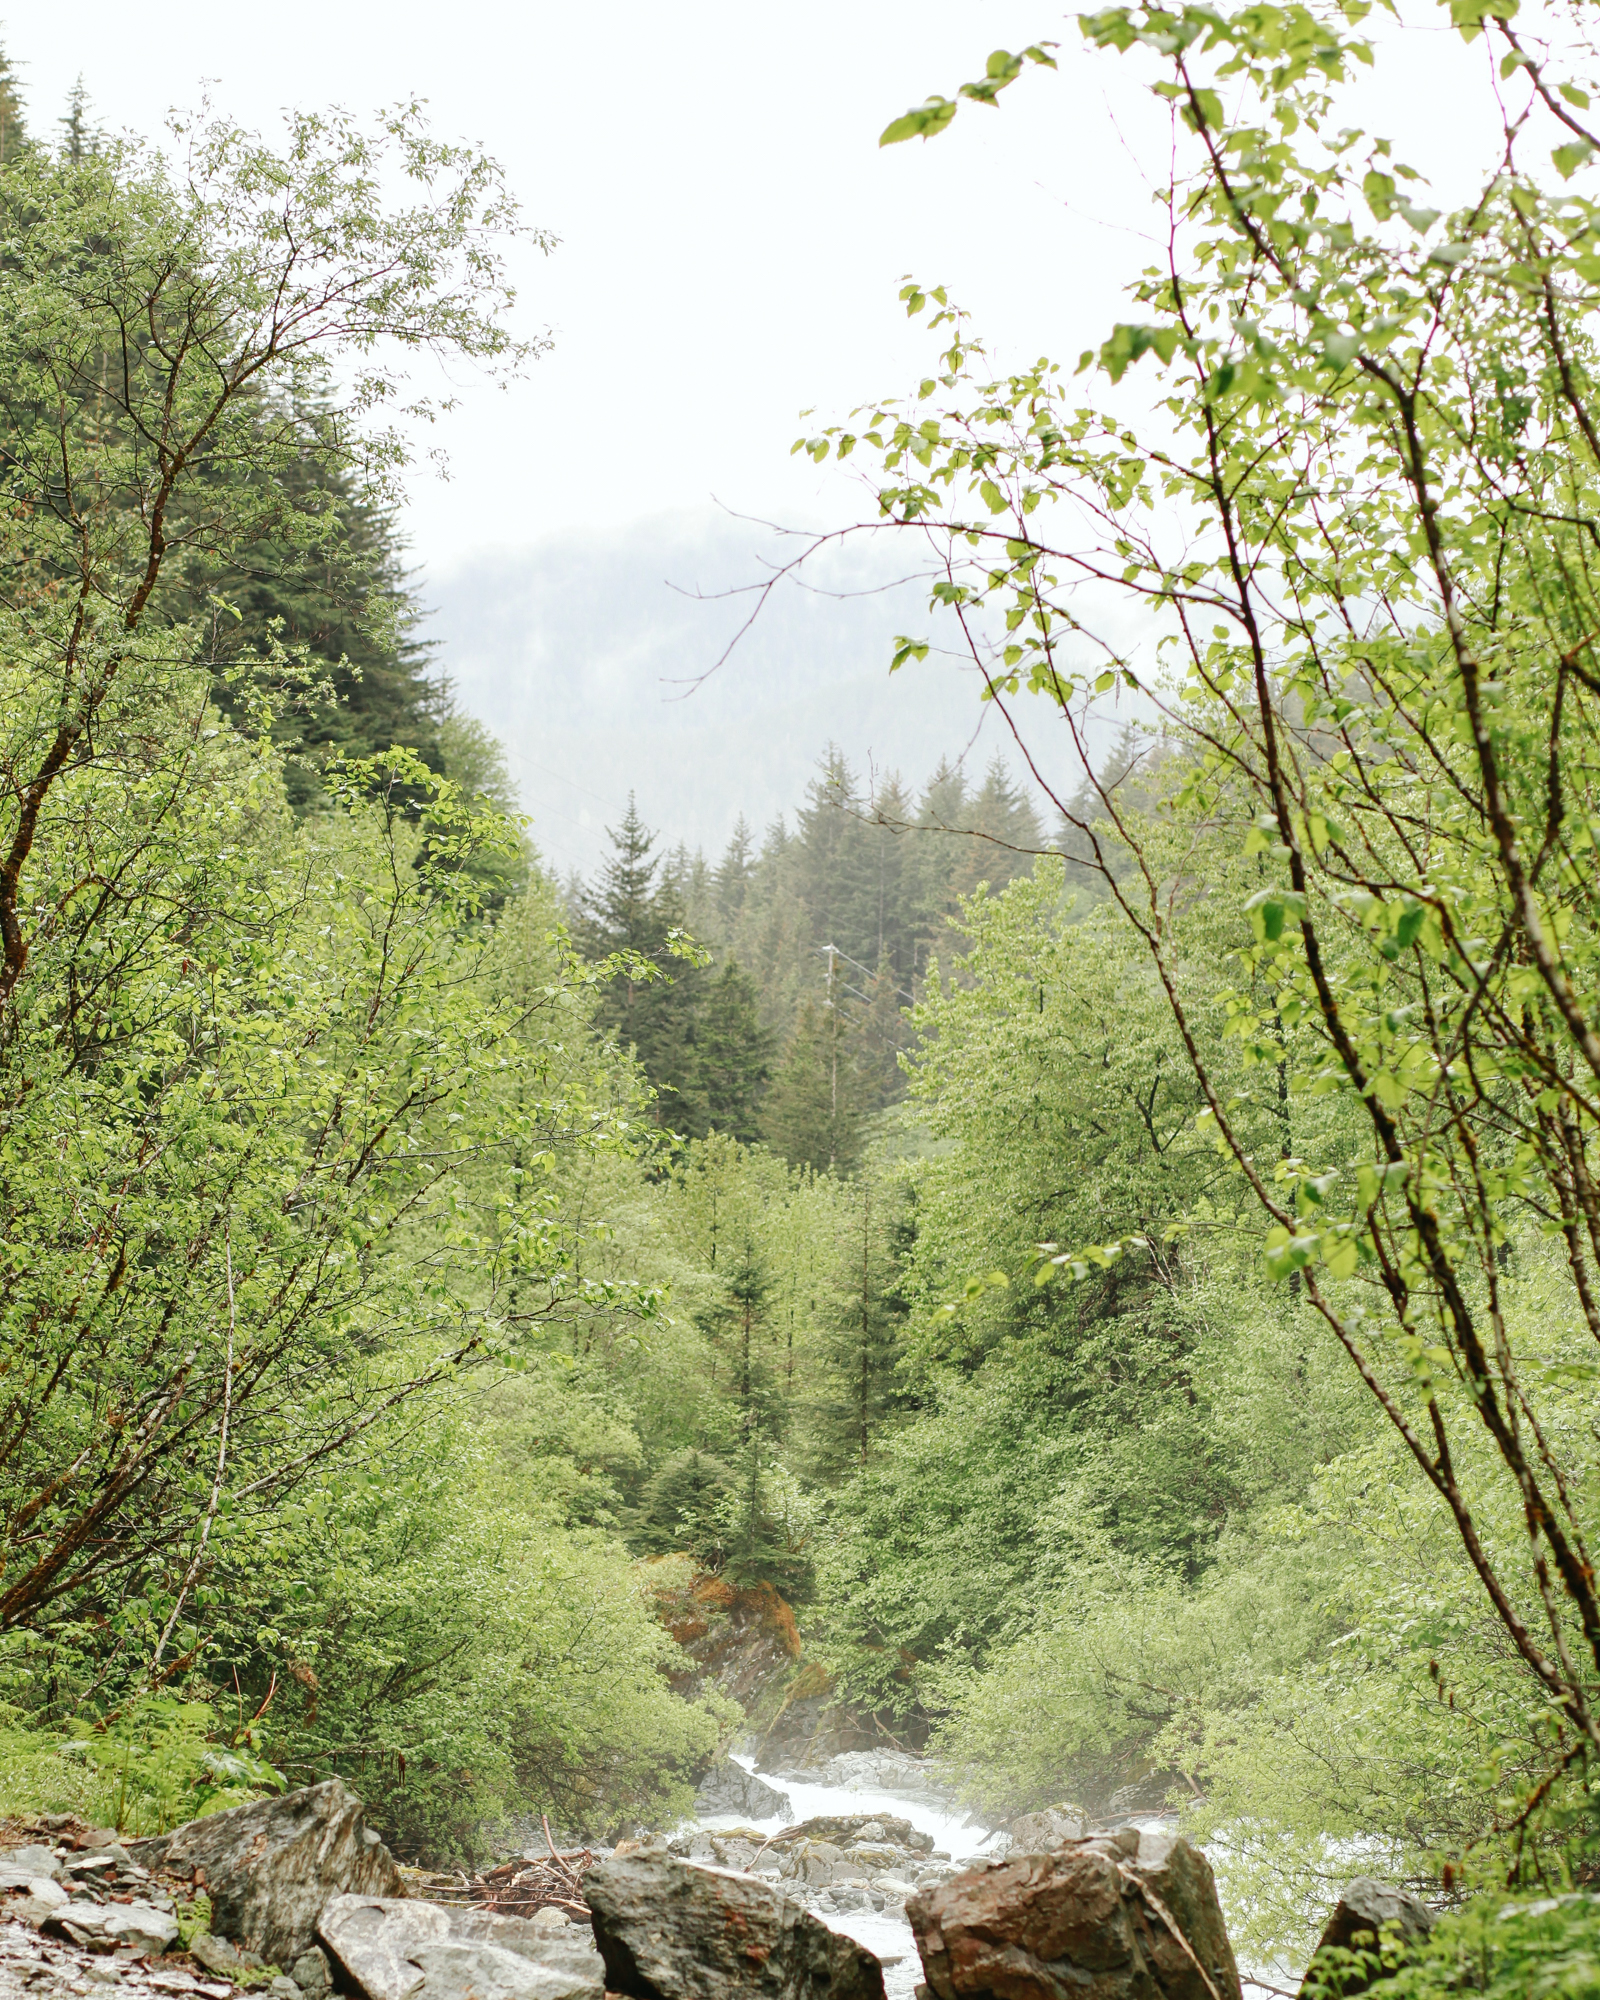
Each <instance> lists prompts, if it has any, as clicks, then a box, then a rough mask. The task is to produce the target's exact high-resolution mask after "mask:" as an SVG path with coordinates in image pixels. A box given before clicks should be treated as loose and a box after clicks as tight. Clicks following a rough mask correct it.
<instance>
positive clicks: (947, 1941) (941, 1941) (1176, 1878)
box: [906, 1829, 1241, 2000]
mask: <svg viewBox="0 0 1600 2000" xmlns="http://www.w3.org/2000/svg"><path fill="white" fill-rule="evenodd" d="M906 1916H907V1917H908V1919H909V1920H910V1923H911V1928H912V1931H913V1933H914V1935H915V1937H916V1940H917V1948H918V1950H919V1951H920V1952H921V1954H922V1963H923V1969H924V1971H925V1973H926V1975H927V1983H928V1985H929V1987H930V1988H931V1989H932V1991H933V1993H934V1995H935V1996H937V2000H978V1996H982V1995H992V1994H1003V1995H1004V1996H1005V2000H1064V1996H1067V1995H1074V1996H1081V2000H1155V1996H1157V1995H1159V1996H1161V2000H1241V1996H1240V1986H1239V1972H1238V1968H1237V1966H1236V1965H1235V1964H1234V1958H1233V1948H1232V1946H1231V1945H1230V1944H1229V1942H1228V1933H1227V1930H1226V1928H1225V1926H1224V1924H1223V1921H1222V1911H1221V1909H1220V1907H1219V1905H1218V1903H1217V1892H1216V1884H1215V1882H1214V1881H1213V1879H1212V1875H1211V1867H1210V1864H1209V1863H1208V1862H1207V1860H1206V1858H1205V1856H1204V1855H1203V1854H1201V1853H1200V1851H1199V1850H1198V1848H1195V1847H1192V1846H1191V1845H1190V1844H1189V1842H1188V1841H1187V1840H1184V1839H1182V1838H1181V1837H1179V1836H1177V1835H1175V1834H1164V1833H1163V1834H1150V1833H1144V1834H1140V1833H1136V1832H1133V1831H1132V1830H1131V1829H1130V1830H1128V1831H1125V1832H1122V1833H1118V1834H1112V1835H1109V1836H1102V1837H1098V1838H1095V1839H1091V1840H1081V1841H1075V1842H1072V1843H1071V1844H1069V1845H1067V1846H1065V1847H1062V1848H1059V1849H1057V1850H1056V1851H1055V1852H1054V1853H1051V1854H1025V1855H1020V1856H1018V1857H1017V1858H1016V1859H1014V1860H1008V1861H999V1862H994V1863H991V1864H990V1865H989V1866H988V1867H986V1868H979V1869H973V1870H971V1871H969V1872H968V1873H966V1874H964V1875H958V1876H957V1877H956V1878H955V1880H954V1881H952V1882H949V1883H947V1884H945V1885H944V1886H943V1887H942V1888H935V1889H929V1890H925V1891H919V1892H918V1894H917V1895H915V1896H913V1897H912V1898H911V1900H910V1901H909V1902H908V1903H907V1904H906Z"/></svg>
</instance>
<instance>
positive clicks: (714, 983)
mask: <svg viewBox="0 0 1600 2000" xmlns="http://www.w3.org/2000/svg"><path fill="white" fill-rule="evenodd" d="M772 1041H773V1037H772V1034H771V1032H770V1030H768V1029H767V1028H764V1027H763V1026H762V1025H761V1011H760V1008H759V1006H758V1004H757V1000H756V989H755V986H754V984H753V983H752V982H751V980H750V979H749V978H748V977H747V976H746V974H745V973H744V972H743V971H741V970H740V967H739V962H738V960H737V959H733V958H730V959H728V960H727V962H726V963H725V964H724V965H723V967H722V970H721V971H720V972H719V973H718V974H717V976H716V978H715V979H713V980H711V981H710V982H709V983H708V984H706V985H705V986H704V987H703V989H702V994H701V999H700V1005H699V1008H698V1010H697V1012H696V1016H695V1022H694V1061H693V1096H694V1100H695V1110H696V1113H697V1122H702V1123H703V1125H704V1129H706V1130H707V1131H713V1132H727V1133H729V1134H730V1135H731V1136H732V1137H733V1138H735V1139H739V1140H742V1141H743V1142H744V1143H745V1144H747V1145H748V1144H750V1143H752V1142H753V1141H754V1140H756V1139H758V1138H759V1137H760V1136H761V1125H760V1110H761V1100H762V1098H763V1097H764V1096H765V1095H766V1088H767V1083H768V1080H769V1078H770V1077H771V1075H772Z"/></svg>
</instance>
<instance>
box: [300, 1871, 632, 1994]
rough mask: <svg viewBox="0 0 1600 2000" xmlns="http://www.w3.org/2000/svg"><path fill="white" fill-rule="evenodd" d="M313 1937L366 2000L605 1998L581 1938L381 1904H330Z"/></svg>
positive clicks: (413, 1903)
mask: <svg viewBox="0 0 1600 2000" xmlns="http://www.w3.org/2000/svg"><path fill="white" fill-rule="evenodd" d="M317 1935H318V1936H319V1937H320V1938H321V1940H322V1942H323V1944H324V1945H325V1946H326V1947H327V1949H328V1951H329V1952H330V1953H331V1954H332V1956H333V1957H334V1959H335V1960H336V1961H337V1962H338V1964H339V1965H340V1966H341V1967H342V1968H343V1971H344V1973H345V1974H346V1976H347V1978H348V1980H349V1981H350V1982H351V1983H352V1984H353V1985H355V1986H356V1987H358V1988H359V1989H360V1991H361V1992H362V1993H364V1994H365V1995H366V2000H467V1996H468V1995H469V1994H472V1993H475V1994H477V1995H478V1996H479V2000H602V1996H603V1993H604V1988H603V1986H602V1983H601V1964H600V1954H599V1952H597V1951H596V1950H595V1947H594V1941H593V1939H592V1938H590V1937H589V1936H588V1934H587V1933H586V1932H584V1931H582V1930H579V1929H575V1928H574V1927H573V1926H571V1925H568V1926H567V1929H566V1933H565V1934H564V1935H563V1934H562V1933H561V1932H556V1933H554V1934H552V1933H551V1932H550V1931H549V1930H548V1929H546V1928H545V1927H544V1926H543V1925H541V1924H536V1923H534V1922H532V1920H531V1919H529V1918H526V1917H500V1916H496V1915H494V1913H493V1912H492V1911H489V1910H474V1909H460V1908H456V1907H453V1906H451V1907H447V1906H446V1905H444V1904H442V1903H424V1902H421V1901H417V1900H413V1899H407V1900H405V1901H400V1900H398V1899H396V1898H393V1897H386V1896H335V1897H334V1899H333V1900H332V1902H330V1903H329V1905H328V1907H327V1908H326V1909H325V1910H324V1911H323V1913H322V1921H321V1923H320V1924H319V1925H318V1927H317Z"/></svg>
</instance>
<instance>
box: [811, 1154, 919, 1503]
mask: <svg viewBox="0 0 1600 2000" xmlns="http://www.w3.org/2000/svg"><path fill="white" fill-rule="evenodd" d="M859 1188H860V1196H859V1201H858V1203H857V1205H856V1208H855V1212H854V1214H853V1215H852V1217H851V1219H850V1220H851V1226H850V1229H849V1232H848V1236H847V1240H846V1242H845V1244H844V1248H843V1254H842V1256H841V1258H840V1267H839V1273H838V1281H837V1288H836V1292H835V1296H834V1300H833V1309H832V1311H831V1313H830V1315H829V1320H830V1324H829V1327H828V1331H827V1336H826V1344H825V1353H826V1356H827V1362H828V1378H827V1391H826V1394H825V1396H824V1398H823V1400H822V1407H821V1409H820V1411H819V1413H818V1414H819V1426H818V1428H819V1431H820V1435H821V1439H822V1451H821V1462H822V1469H823V1470H825V1471H826V1472H827V1473H829V1474H832V1475H835V1476H837V1475H838V1474H839V1473H841V1472H844V1471H846V1470H850V1469H854V1468H856V1467H859V1466H862V1465H865V1464H866V1463H867V1462H868V1460H869V1459H870V1458H871V1456H872V1453H873V1450H874V1447H875V1445H876V1443H877V1440H878V1438H879V1436H880V1434H881V1432H882V1430H883V1427H884V1425H885V1424H886V1423H887V1422H888V1421H889V1419H890V1418H891V1417H892V1415H893V1414H894V1412H895V1411H896V1410H897V1409H898V1408H899V1407H900V1406H901V1405H902V1404H903V1402H904V1400H905V1395H904V1389H903V1386H902V1384H901V1382H900V1379H899V1372H898V1371H899V1364H900V1356H901V1350H902V1337H903V1333H904V1329H905V1324H906V1319H907V1316H908V1311H909V1308H908V1305H907V1302H906V1299H905V1296H904V1294H903V1292H902V1290H901V1280H902V1276H903V1272H904V1267H905V1261H906V1258H907V1257H908V1256H909V1254H910V1250H911V1246H912V1241H913V1230H912V1227H911V1221H910V1216H909V1212H908V1205H907V1202H906V1197H905V1192H904V1190H903V1189H901V1188H897V1187H896V1186H895V1185H894V1184H893V1183H892V1182H890V1183H885V1182H882V1181H879V1180H876V1179H875V1178H874V1177H873V1176H872V1175H871V1174H870V1173H869V1174H864V1175H863V1176H862V1178H861V1180H860V1182H859Z"/></svg>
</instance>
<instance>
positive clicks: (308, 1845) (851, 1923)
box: [0, 1765, 1429, 2000]
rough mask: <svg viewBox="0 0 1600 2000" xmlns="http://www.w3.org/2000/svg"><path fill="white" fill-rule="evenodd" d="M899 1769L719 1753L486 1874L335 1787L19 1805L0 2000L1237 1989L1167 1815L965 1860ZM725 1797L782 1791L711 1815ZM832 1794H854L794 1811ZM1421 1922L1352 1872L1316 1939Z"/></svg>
mask: <svg viewBox="0 0 1600 2000" xmlns="http://www.w3.org/2000/svg"><path fill="white" fill-rule="evenodd" d="M892 1775H893V1774H892V1773H885V1772H884V1771H883V1769H882V1768H881V1767H879V1768H877V1769H875V1770H864V1769H858V1770H851V1769H848V1768H847V1769H845V1770H843V1771H828V1772H824V1773H817V1774H815V1775H813V1774H811V1773H807V1774H805V1775H804V1776H798V1775H797V1776H792V1777H790V1778H789V1779H788V1781H787V1782H786V1785H785V1788H784V1792H783V1794H782V1795H781V1796H780V1795H778V1794H777V1791H776V1787H773V1788H771V1789H764V1788H763V1789H758V1785H760V1783H761V1781H758V1780H756V1779H755V1778H754V1777H753V1775H752V1774H751V1773H750V1772H749V1771H748V1770H746V1769H744V1768H743V1767H742V1766H738V1765H732V1766H726V1767H723V1768H722V1769H720V1770H719V1771H717V1772H714V1773H713V1774H712V1781H711V1783H710V1785H709V1786H708V1795H707V1799H706V1807H707V1810H706V1811H705V1813H704V1815H703V1818H702V1822H701V1823H700V1824H698V1825H696V1826H694V1827H692V1828H687V1829H684V1830H683V1831H682V1832H681V1833H680V1834H678V1835H676V1836H675V1837H674V1839H673V1840H672V1841H671V1842H670V1843H669V1842H668V1841H666V1840H663V1839H660V1838H656V1837H652V1838H644V1839H639V1840H633V1841H623V1842H619V1843H618V1845H617V1847H616V1848H615V1849H614V1850H612V1851H610V1852H602V1851H601V1850H598V1849H584V1850H570V1851H567V1852H562V1851H559V1850H558V1849H557V1847H556V1844H555V1841H554V1839H553V1838H551V1837H550V1835H549V1830H548V1828H545V1829H544V1831H545V1834H546V1841H545V1850H546V1851H545V1852H544V1853H543V1854H540V1853H538V1852H537V1851H532V1852H530V1853H528V1854H527V1855H525V1856H523V1857H522V1859H521V1862H520V1863H517V1862H513V1863H511V1864H508V1865H507V1866H505V1867H502V1868H500V1869H496V1870H491V1871H489V1873H488V1875H486V1876H480V1877H478V1878H476V1879H475V1880H471V1881H469V1880H468V1879H467V1878H465V1877H456V1878H453V1880H449V1881H447V1880H445V1879H444V1878H429V1877H425V1876H423V1875H421V1874H420V1872H419V1871H415V1870H402V1869H400V1868H399V1867H398V1866H397V1864H396V1863H395V1861H394V1859H393V1857H392V1856H391V1855H390V1854H389V1853H388V1850H387V1849H386V1848H385V1847H384V1846H383V1843H382V1842H381V1840H379V1839H378V1837H377V1835H376V1834H375V1833H373V1832H372V1830H371V1829H369V1828H368V1827H367V1826H366V1824H365V1819H364V1816H363V1812H362V1807H361V1802H360V1801H359V1800H358V1799H356V1798H354V1797H353V1796H352V1795H351V1794H350V1793H349V1792H347V1791H346V1790H345V1788H344V1787H343V1786H342V1785H341V1784H340V1783H339V1782H338V1781H337V1780H332V1781H329V1782H328V1783H325V1784H322V1785H317V1786H311V1787H308V1788H307V1789H306V1790H305V1791H302V1792H298V1793H293V1794H290V1795H289V1796H287V1797H285V1798H282V1799H273V1800H265V1801H262V1802H261V1803H259V1804H256V1805H251V1806H241V1807H236V1808H234V1809H232V1810H231V1811H228V1812H223V1813H217V1814H214V1815H212V1816H211V1817H209V1818H207V1819H204V1820H197V1821H193V1822H191V1823H190V1824H188V1825H187V1826H183V1827H179V1828H177V1829H176V1830H175V1831H174V1832H172V1833H171V1834H168V1835H165V1836H163V1837H161V1838H160V1839H156V1840H145V1841H128V1842H121V1841H119V1840H118V1839H117V1838H116V1836H115V1835H114V1834H112V1833H110V1832H109V1831H107V1830H105V1829H95V1828H87V1827H83V1826H80V1825H79V1824H78V1823H76V1822H72V1821H60V1820H57V1821H44V1822H39V1823H36V1824H33V1825H18V1824H17V1823H15V1822H13V1823H11V1824H10V1825H9V1827H7V1828H4V1829H0V2000H21V1996H23V1995H27V1996H30V2000H64V1996H65V1995H67V1994H69V1993H70V1994H72V1995H74V1996H86V1995H90V1994H99V1993H103V1992H104V1991H105V1990H106V1989H108V1988H110V1987H113V1986H115V1987H121V1988H125V1989H126V1990H127V1993H128V1995H129V1996H130V2000H155V1996H156V1995H158V1994H161V1995H191V1994H193V1995H203V1996H205V2000H235V1996H237V1995H239V1994H250V1993H261V1992H263V1991H264V1992H266V1993H270V1994H271V1995H272V1996H273V2000H333V1996H334V1995H335V1994H337V1995H340V1996H347V2000H888V1996H889V1994H891V1993H908V1992H909V1991H910V1990H911V1989H912V1988H913V1987H915V1988H916V1991H917V1994H918V1996H919V2000H994V1996H995V1995H996V1994H999V1993H1003V1994H1004V1995H1006V1996H1007V2000H1064V1996H1066V1995H1070V1994H1083V1995H1085V1996H1087V2000H1243V1993H1242V1989H1241V1983H1240V1978H1239V1973H1238V1970H1237V1967H1236V1966H1235V1963H1234V1959H1233V1954H1232V1951H1231V1948H1230V1947H1229V1943H1228V1937H1227V1931H1226V1928H1225V1926H1224V1923H1223V1919H1222V1913H1221V1909H1220V1907H1219V1905H1218V1902H1217V1897H1216V1890H1215V1885H1214V1883H1213V1881H1212V1877H1211V1870H1210V1867H1209V1865H1208V1864H1207V1862H1206V1859H1205V1857H1204V1855H1203V1854H1201V1853H1200V1852H1199V1851H1198V1850H1197V1849H1196V1848H1194V1847H1192V1846H1191V1845H1190V1844H1189V1842H1187V1841H1186V1840H1184V1839H1182V1838H1181V1837H1179V1836H1178V1835H1177V1834H1176V1833H1175V1832H1172V1831H1170V1830H1162V1829H1159V1828H1150V1827H1146V1828H1144V1829H1142V1830H1141V1829H1140V1828H1139V1827H1137V1826H1135V1825H1124V1826H1122V1827H1120V1828H1117V1829H1102V1830H1099V1831H1097V1832H1088V1831H1086V1830H1085V1829H1084V1828H1083V1827H1082V1826H1081V1825H1080V1824H1077V1823H1075V1822H1074V1823H1066V1822H1064V1821H1059V1820H1058V1816H1052V1815H1036V1816H1034V1819H1033V1821H1032V1822H1014V1823H1013V1825H1012V1827H1011V1828H1010V1829H1009V1836H1010V1840H1011V1842H1012V1844H1013V1845H1012V1851H1011V1852H1009V1853H1008V1854H1006V1855H1005V1856H1003V1857H999V1858H979V1859H978V1862H977V1865H976V1866H974V1865H973V1859H974V1853H975V1852H976V1850H978V1849H981V1848H984V1847H986V1846H987V1847H990V1848H992V1847H993V1846H994V1845H995V1841H994V1837H993V1836H992V1835H991V1834H990V1833H989V1832H988V1831H987V1830H986V1829H984V1828H981V1827H971V1826H968V1825H967V1824H966V1823H965V1822H964V1821H961V1820H960V1819H958V1818H957V1816H955V1815H954V1814H952V1813H951V1812H950V1811H949V1810H948V1807H947V1805H946V1804H945V1802H943V1801H930V1800H929V1799H927V1798H911V1799H905V1798H902V1799H900V1800H898V1801H896V1802H897V1803H900V1804H902V1805H903V1806H904V1807H905V1810H904V1811H901V1812H895V1811H892V1810H889V1809H887V1808H886V1807H885V1805H884V1804H883V1803H882V1800H883V1799H884V1798H893V1795H892V1794H888V1793H884V1792H881V1791H876V1790H873V1791H868V1790H866V1789H865V1788H866V1786H867V1785H868V1784H869V1783H871V1782H877V1783H881V1782H882V1781H883V1779H884V1778H885V1776H892ZM913 1775H914V1774H913ZM817 1777H829V1778H841V1779H843V1781H844V1782H842V1783H837V1784H827V1783H821V1784H819V1783H817V1782H816V1778H817ZM852 1783H855V1784H858V1785H860V1786H861V1787H862V1789H861V1790H852V1789H851V1785H852ZM906 1789H908V1790H909V1789H912V1786H911V1785H910V1784H908V1785H907V1786H906ZM735 1795H737V1796H735ZM737 1803H742V1804H744V1805H745V1806H746V1807H749V1806H752V1805H754V1806H771V1805H773V1804H775V1803H776V1804H777V1805H779V1806H781V1808H782V1810H781V1811H774V1812H771V1813H769V1814H761V1815H757V1814H754V1813H749V1812H747V1813H746V1814H745V1815H744V1816H743V1817H744V1819H745V1820H746V1821H750V1820H756V1819H758V1818H760V1819H769V1820H771V1821H774V1822H776V1824H773V1825H770V1826H763V1825H761V1824H714V1823H713V1822H717V1821H727V1820H737V1819H738V1818H739V1815H737V1814H735V1813H732V1812H729V1811H725V1810H724V1808H726V1807H729V1806H731V1805H734V1804H737ZM818 1804H821V1805H824V1806H827V1807H830V1808H837V1807H839V1806H840V1805H841V1804H844V1805H847V1806H854V1807H855V1808H856V1810H854V1811H850V1810H843V1811H841V1810H827V1811H822V1812H810V1813H807V1814H806V1815H805V1817H802V1818H795V1817H792V1815H793V1814H794V1813H795V1812H796V1811H801V1812H804V1809H805V1808H806V1807H807V1806H812V1805H818ZM919 1821H920V1822H921V1823H920V1824H919ZM6 1833H9V1834H10V1839H9V1841H7V1840H6V1839H5V1838H4V1835H5V1834H6ZM941 1833H942V1834H943V1835H944V1837H945V1839H946V1841H947V1842H948V1843H949V1844H948V1845H947V1846H945V1847H943V1848H941V1847H939V1846H937V1845H936V1842H937V1840H938V1839H939V1836H940V1834H941ZM1019 1841H1020V1843H1021V1844H1020V1845H1018V1844H1017V1843H1018V1842H1019ZM959 1848H965V1849H966V1850H967V1851H966V1852H958V1851H957V1850H958V1849H959ZM675 1850H676V1851H675ZM513 1898H514V1899H515V1900H516V1901H517V1902H518V1903H519V1904H520V1905H521V1907H522V1908H523V1909H525V1910H531V1914H509V1913H508V1910H507V1905H508V1903H509V1902H510V1901H511V1900H512V1899H513ZM574 1918H578V1919H579V1920H578V1921H573V1919H574ZM1428 1921H1429V1919H1428V1916H1427V1913H1426V1911H1424V1910H1422V1909H1421V1908H1420V1906H1418V1905H1416V1904H1414V1903H1412V1902H1411V1901H1410V1899H1409V1898H1406V1897H1403V1896H1400V1895H1399V1894H1398V1892H1395V1891H1393V1890H1388V1889H1384V1888H1383V1887H1382V1886H1381V1885H1378V1884H1373V1883H1366V1884H1356V1885H1352V1888H1351V1890H1350V1891H1347V1893H1346V1896H1345V1899H1344V1900H1343V1901H1342V1902H1341V1904H1340V1906H1339V1908H1338V1910H1336V1911H1335V1913H1334V1916H1333V1918H1332V1919H1331V1920H1330V1926H1329V1932H1328V1939H1329V1941H1330V1942H1336V1943H1342V1942H1344V1941H1346V1940H1347V1939H1348V1938H1349V1937H1351V1936H1353V1935H1356V1934H1359V1932H1360V1931H1361V1929H1362V1927H1363V1926H1366V1927H1368V1928H1370V1927H1371V1926H1372V1925H1374V1924H1376V1923H1378V1922H1392V1923H1396V1924H1398V1925H1399V1926H1400V1927H1401V1928H1402V1929H1406V1928H1412V1929H1415V1930H1420V1929H1422V1928H1425V1927H1426V1925H1427V1923H1428ZM1341 1926H1342V1928H1341Z"/></svg>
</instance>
